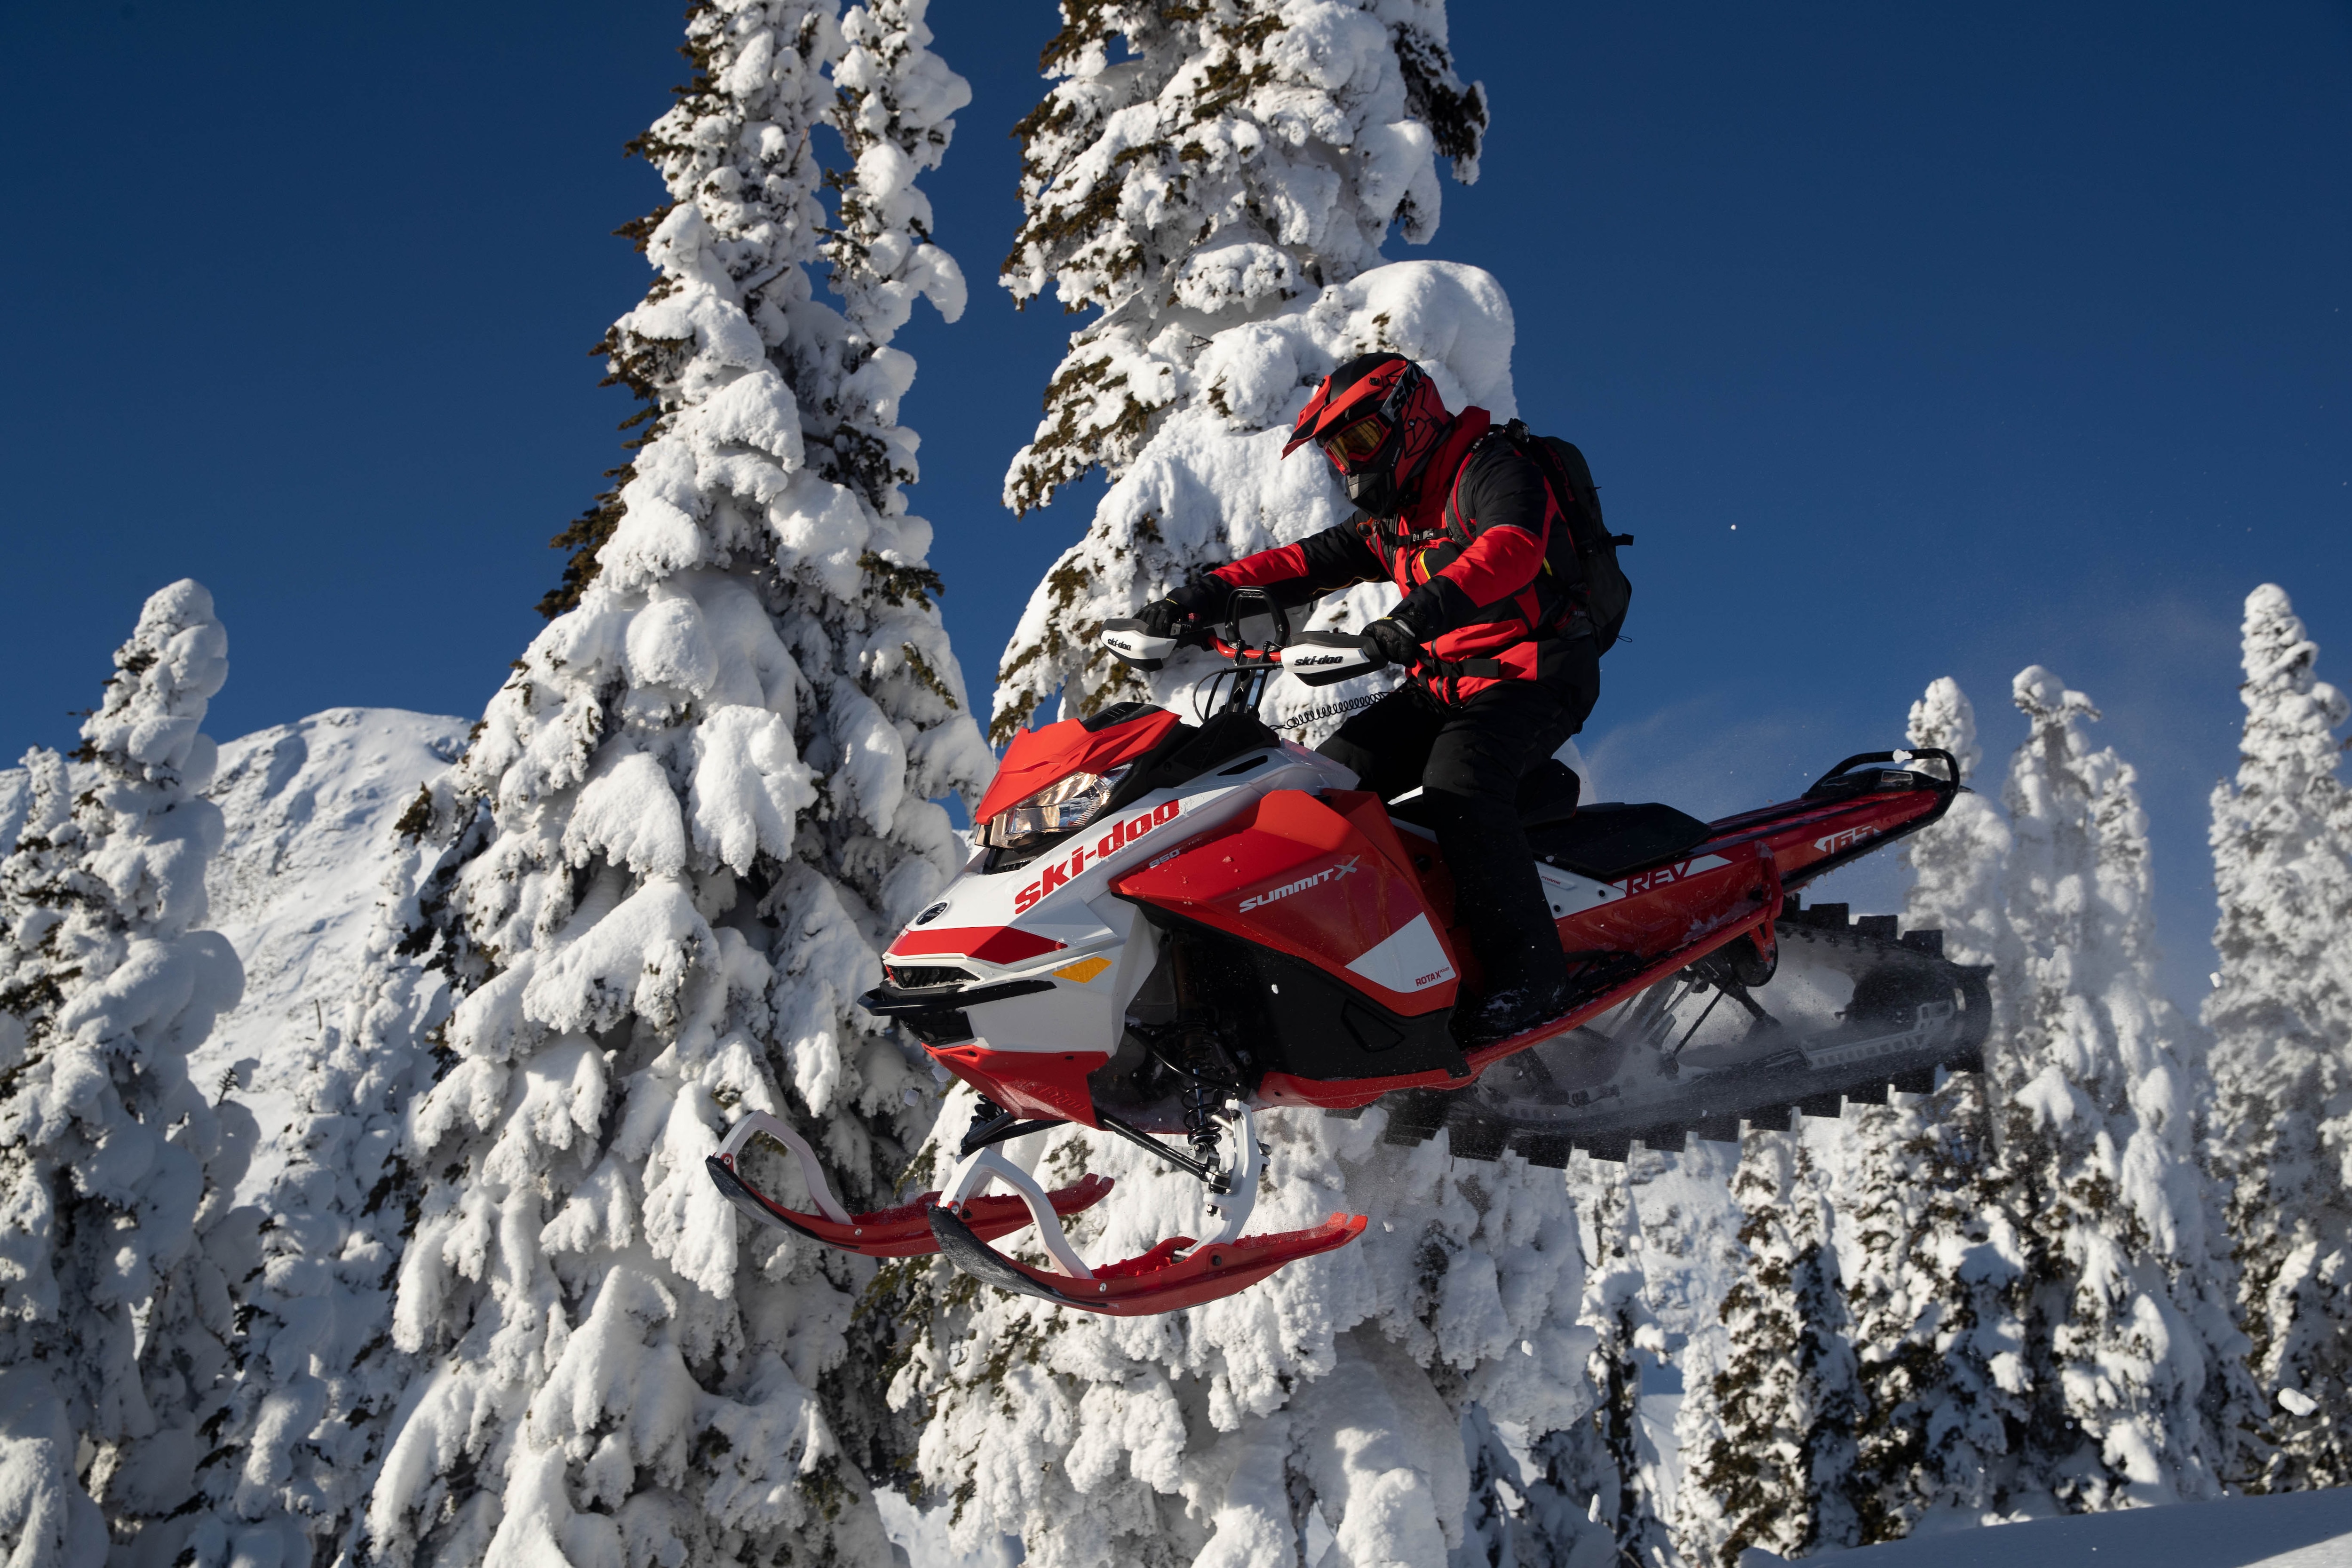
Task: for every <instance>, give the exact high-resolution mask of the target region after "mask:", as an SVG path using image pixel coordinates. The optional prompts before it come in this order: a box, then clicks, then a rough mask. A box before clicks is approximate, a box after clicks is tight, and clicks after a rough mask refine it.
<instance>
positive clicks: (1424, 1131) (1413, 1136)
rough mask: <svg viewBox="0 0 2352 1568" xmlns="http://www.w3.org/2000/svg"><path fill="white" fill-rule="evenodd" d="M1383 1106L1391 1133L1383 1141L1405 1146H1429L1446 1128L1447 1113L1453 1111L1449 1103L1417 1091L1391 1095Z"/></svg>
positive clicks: (1383, 1135)
mask: <svg viewBox="0 0 2352 1568" xmlns="http://www.w3.org/2000/svg"><path fill="white" fill-rule="evenodd" d="M1381 1103H1382V1104H1383V1105H1385V1106H1386V1107H1387V1108H1388V1113H1389V1125H1388V1131H1385V1132H1383V1133H1381V1141H1382V1142H1389V1143H1401V1144H1406V1145H1411V1144H1414V1143H1426V1142H1429V1141H1430V1139H1431V1138H1433V1137H1434V1136H1435V1135H1436V1133H1437V1130H1438V1129H1439V1128H1441V1127H1443V1126H1444V1125H1445V1113H1446V1112H1447V1111H1448V1110H1452V1109H1453V1106H1452V1103H1451V1101H1450V1100H1448V1099H1445V1098H1441V1097H1440V1096H1438V1095H1434V1094H1431V1093H1428V1092H1427V1091H1425V1090H1414V1089H1408V1090H1407V1091H1405V1092H1404V1093H1402V1094H1392V1095H1391V1096H1389V1097H1388V1099H1386V1100H1383V1101H1381Z"/></svg>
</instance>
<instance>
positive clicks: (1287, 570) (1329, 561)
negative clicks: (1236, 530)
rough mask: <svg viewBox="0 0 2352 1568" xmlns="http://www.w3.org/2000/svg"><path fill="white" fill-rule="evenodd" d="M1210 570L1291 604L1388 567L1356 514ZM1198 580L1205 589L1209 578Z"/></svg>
mask: <svg viewBox="0 0 2352 1568" xmlns="http://www.w3.org/2000/svg"><path fill="white" fill-rule="evenodd" d="M1209 575H1210V576H1211V577H1213V578H1214V579H1215V580H1216V581H1217V582H1218V583H1220V584H1223V586H1225V587H1227V588H1264V589H1265V590H1267V591H1268V592H1269V593H1271V594H1272V595H1274V599H1275V603H1276V604H1278V605H1282V606H1284V607H1285V608H1286V609H1287V608H1290V607H1292V606H1294V605H1304V604H1307V603H1308V602H1310V601H1312V600H1315V599H1319V598H1321V597H1322V596H1323V595H1326V594H1328V593H1330V592H1331V591H1333V590H1334V589H1337V588H1345V587H1347V586H1348V585H1349V584H1353V583H1367V582H1373V581H1377V580H1378V579H1381V578H1382V577H1385V576H1387V575H1388V573H1387V569H1386V568H1385V567H1383V566H1382V565H1381V558H1380V556H1379V555H1378V554H1376V553H1374V552H1373V550H1372V547H1371V545H1370V544H1369V543H1367V542H1365V539H1364V533H1363V530H1362V529H1361V527H1360V526H1359V520H1358V519H1356V518H1350V519H1349V521H1346V522H1343V523H1340V524H1339V525H1338V526H1337V527H1334V528H1327V529H1325V530H1324V531H1322V532H1320V533H1310V534H1308V535H1307V537H1306V538H1304V539H1302V540H1300V541H1299V542H1297V543H1296V544H1277V545H1276V546H1275V547H1274V548H1273V549H1272V550H1261V551H1259V552H1257V553H1256V554H1255V555H1244V556H1243V557H1242V558H1241V559H1240V560H1239V561H1233V562H1228V563H1225V564H1224V565H1223V566H1219V567H1217V568H1215V569H1214V570H1213V571H1212V572H1211V573H1210V574H1209ZM1195 586H1196V587H1200V588H1204V589H1205V588H1206V587H1207V586H1208V584H1206V583H1205V582H1203V583H1198V584H1195ZM1176 597H1177V599H1178V602H1179V603H1180V604H1181V603H1182V602H1183V601H1182V595H1177V596H1176ZM1185 607H1186V608H1187V609H1192V610H1194V613H1196V614H1209V615H1214V614H1217V613H1219V607H1202V608H1200V609H1195V607H1194V606H1193V605H1185Z"/></svg>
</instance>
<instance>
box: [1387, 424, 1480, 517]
mask: <svg viewBox="0 0 2352 1568" xmlns="http://www.w3.org/2000/svg"><path fill="white" fill-rule="evenodd" d="M1494 423H1495V421H1494V417H1493V416H1491V415H1489V414H1488V413H1487V412H1486V410H1485V409H1483V408H1465V409H1464V410H1463V411H1462V412H1461V414H1460V415H1459V416H1456V417H1455V419H1454V424H1453V425H1452V426H1451V427H1449V428H1448V429H1447V430H1446V432H1445V437H1444V440H1442V441H1440V442H1439V443H1438V444H1437V450H1436V451H1434V452H1432V453H1431V454H1430V455H1429V466H1428V467H1427V468H1423V469H1422V471H1421V493H1420V494H1419V495H1418V496H1416V497H1415V498H1414V499H1413V502H1412V505H1411V506H1408V507H1406V508H1405V509H1404V516H1403V517H1402V519H1400V520H1399V521H1402V523H1403V525H1404V531H1406V532H1407V533H1432V532H1435V531H1438V530H1439V529H1442V528H1444V526H1445V499H1446V497H1447V496H1448V495H1450V494H1452V493H1453V489H1454V475H1456V474H1458V473H1460V472H1461V471H1462V464H1463V460H1464V459H1465V458H1468V457H1469V456H1470V448H1471V447H1474V446H1475V445H1476V444H1477V441H1478V437H1481V436H1484V435H1485V434H1486V432H1487V430H1488V429H1489V428H1490V427H1492V426H1493V425H1494Z"/></svg>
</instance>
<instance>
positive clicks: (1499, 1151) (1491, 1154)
mask: <svg viewBox="0 0 2352 1568" xmlns="http://www.w3.org/2000/svg"><path fill="white" fill-rule="evenodd" d="M1445 1133H1446V1139H1447V1142H1448V1144H1449V1146H1450V1147H1451V1148H1452V1149H1453V1152H1454V1158H1455V1159H1457V1160H1499V1159H1501V1158H1502V1157H1503V1143H1504V1140H1505V1138H1506V1137H1507V1130H1506V1129H1505V1128H1503V1127H1502V1126H1500V1125H1498V1124H1496V1123H1495V1122H1492V1121H1457V1122H1454V1124H1453V1125H1451V1126H1449V1127H1448V1128H1446V1130H1445Z"/></svg>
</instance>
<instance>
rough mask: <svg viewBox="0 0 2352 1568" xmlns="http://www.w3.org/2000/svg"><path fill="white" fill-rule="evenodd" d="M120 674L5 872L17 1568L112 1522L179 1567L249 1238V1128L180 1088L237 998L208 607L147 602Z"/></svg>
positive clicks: (85, 1552)
mask: <svg viewBox="0 0 2352 1568" xmlns="http://www.w3.org/2000/svg"><path fill="white" fill-rule="evenodd" d="M114 664H115V673H114V676H113V679H111V680H110V681H109V682H108V683H107V687H106V695H105V698H104V700H103V701H102V702H101V703H100V707H99V709H98V710H97V711H96V712H94V713H93V714H91V715H90V717H89V720H88V721H86V722H85V723H84V724H83V725H82V731H81V733H82V744H81V747H80V749H79V750H78V751H77V752H75V753H74V762H75V763H78V764H79V765H80V766H81V768H82V769H84V770H85V772H84V773H83V775H82V777H81V778H79V779H75V778H73V777H72V776H71V773H70V772H69V770H68V766H67V764H66V762H65V760H64V759H63V758H60V757H58V755H57V754H56V753H55V752H42V751H36V752H33V753H32V754H31V755H30V756H28V757H26V772H27V773H28V774H29V775H30V782H31V799H30V801H29V803H28V810H27V813H26V820H25V821H24V823H23V825H22V826H21V828H20V829H19V833H18V837H17V838H16V845H15V847H14V848H13V850H12V851H11V852H10V854H9V855H8V857H7V858H6V860H5V862H0V1366H5V1368H6V1369H7V1370H6V1372H5V1374H0V1379H4V1380H5V1399H0V1406H5V1410H6V1412H7V1414H6V1415H5V1417H0V1420H5V1422H6V1426H7V1430H6V1434H5V1437H0V1446H5V1449H6V1452H7V1462H6V1463H5V1465H0V1550H5V1551H6V1552H8V1553H9V1561H11V1562H22V1563H98V1562H101V1561H104V1559H105V1556H106V1552H107V1535H108V1529H109V1526H110V1527H111V1531H112V1534H113V1537H114V1540H115V1541H116V1542H118V1543H121V1544H122V1545H123V1546H124V1547H125V1548H126V1549H127V1550H134V1551H136V1552H139V1553H140V1554H141V1555H142V1558H145V1559H148V1560H152V1561H154V1562H159V1563H163V1562H169V1561H171V1560H172V1559H173V1556H175V1555H176V1554H177V1553H178V1552H179V1550H180V1545H179V1539H180V1537H181V1536H183V1535H184V1533H185V1531H186V1524H185V1522H184V1520H183V1519H182V1518H181V1517H180V1515H181V1511H182V1505H183V1504H184V1503H185V1502H187V1501H188V1500H189V1498H190V1494H191V1493H192V1492H193V1491H194V1486H195V1470H196V1467H197V1464H198V1462H199V1460H200V1459H201V1458H203V1456H204V1454H205V1448H206V1447H208V1436H207V1433H206V1431H205V1423H206V1422H207V1421H208V1420H209V1419H210V1418H211V1416H212V1415H213V1413H214V1410H215V1406H216V1405H218V1403H219V1401H220V1399H221V1397H222V1394H223V1390H224V1388H225V1386H226V1384H227V1382H228V1380H229V1378H230V1377H231V1375H232V1373H233V1371H234V1363H235V1357H236V1349H235V1343H236V1339H237V1325H236V1312H235V1310H234V1306H233V1304H232V1302H231V1300H230V1298H229V1294H228V1288H229V1286H230V1285H231V1284H232V1283H233V1282H235V1281H236V1279H240V1278H241V1277H242V1276H243V1275H244V1274H245V1272H246V1271H247V1268H249V1267H250V1258H251V1255H252V1253H253V1250H254V1248H253V1230H254V1227H255V1225H256V1224H257V1218H258V1216H257V1215H254V1214H253V1213H252V1211H250V1210H236V1209H233V1208H232V1207H231V1200H232V1198H233V1195H234V1193H235V1190H236V1183H237V1180H238V1178H239V1177H240V1176H241V1175H242V1174H243V1173H244V1170H245V1166H246V1163H247V1159H248V1158H249V1157H250V1155H251V1153H252V1150H253V1144H254V1141H255V1133H256V1129H255V1125H254V1121H253V1119H252V1117H251V1115H250V1114H248V1113H247V1112H246V1111H245V1110H243V1108H242V1107H240V1106H237V1105H236V1104H235V1103H234V1102H226V1101H222V1100H220V1095H221V1093H222V1092H223V1091H225V1090H226V1088H227V1087H228V1086H227V1085H226V1084H223V1085H217V1086H214V1085H205V1084H198V1083H195V1082H193V1081H191V1080H190V1079H189V1077H188V1069H187V1054H188V1051H189V1049H190V1048H191V1047H194V1046H195V1045H196V1044H198V1043H199V1042H201V1041H202V1040H203V1039H204V1037H205V1034H206V1032H207V1031H208V1030H209V1029H210V1028H211V1027H212V1021H213V1019H214V1017H215V1016H216V1015H217V1014H219V1013H220V1012H222V1011H223V1010H225V1009H226V1008H228V1007H232V1006H234V1005H236V1000H237V996H238V994H240V993H241V992H242V990H243V989H244V984H245V976H244V972H243V970H242V969H241V968H240V967H239V966H238V963H237V960H236V953H235V952H233V951H231V949H230V947H229V945H228V943H227V942H226V941H225V940H223V939H222V937H221V936H220V935H219V934H218V933H217V932H215V931H202V930H198V929H196V928H197V927H198V925H199V924H200V923H201V922H202V921H203V920H204V918H205V860H206V858H208V857H209V856H210V855H211V854H212V852H213V851H214V850H215V848H216V847H218V846H219V843H220V837H221V820H220V813H219V810H218V809H217V808H216V807H215V806H214V805H212V804H211V803H210V802H209V801H206V800H205V799H204V798H203V797H202V795H201V794H200V792H201V791H202V790H203V788H204V786H205V784H206V783H207V782H208V781H209V780H210V778H211V776H212V771H213V762H214V756H215V751H214V747H213V742H212V741H211V739H210V738H209V737H207V736H205V734H204V733H203V732H202V730H201V726H202V725H203V723H204V718H205V706H206V704H207V702H208V701H209V700H210V699H211V698H212V696H213V695H214V694H215V692H217V691H218V690H219V689H220V688H221V682H222V681H223V680H224V679H226V677H227V674H228V638H227V636H226V633H225V632H223V631H222V629H221V626H220V623H219V622H218V621H217V620H215V618H214V616H213V602H212V595H209V594H207V593H206V592H205V590H204V588H203V587H202V586H201V585H200V584H195V583H193V582H179V583H174V584H172V585H171V586H170V587H168V588H164V589H162V590H160V591H159V592H157V593H156V594H155V595H153V596H152V598H150V599H149V600H148V601H147V605H146V607H145V608H144V610H142V612H141V614H140V617H139V624H138V626H137V627H136V629H135V630H133V631H132V633H131V639H130V640H129V641H128V642H125V643H124V644H123V645H122V646H121V647H120V648H119V649H117V650H116V652H115V656H114ZM93 1500H94V1503H95V1506H93ZM100 1509H102V1510H104V1517H103V1519H100V1515H99V1510H100ZM149 1532H152V1535H151V1534H150V1533H149ZM142 1535H144V1536H147V1537H148V1538H147V1539H143V1540H142ZM134 1543H135V1544H134Z"/></svg>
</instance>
